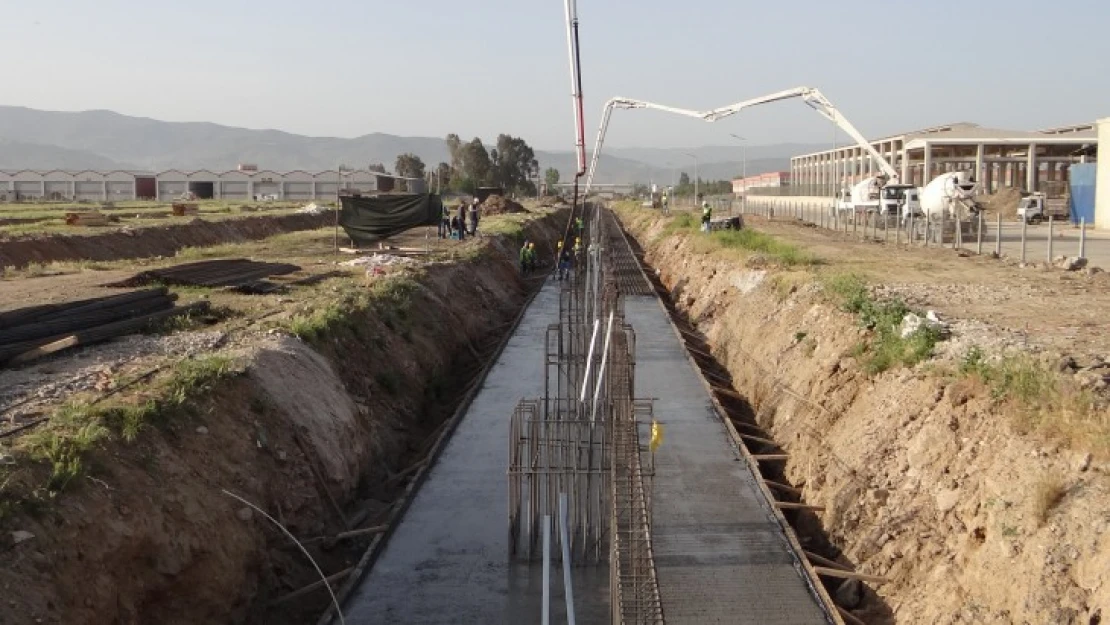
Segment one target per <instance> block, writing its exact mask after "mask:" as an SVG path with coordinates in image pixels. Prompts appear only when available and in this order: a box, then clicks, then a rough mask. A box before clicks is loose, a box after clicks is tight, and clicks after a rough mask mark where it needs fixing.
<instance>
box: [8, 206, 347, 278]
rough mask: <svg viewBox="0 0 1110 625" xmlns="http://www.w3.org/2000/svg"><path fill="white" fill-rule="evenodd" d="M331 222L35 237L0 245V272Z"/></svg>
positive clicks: (324, 218) (232, 222)
mask: <svg viewBox="0 0 1110 625" xmlns="http://www.w3.org/2000/svg"><path fill="white" fill-rule="evenodd" d="M334 220H335V215H334V214H330V215H329V214H324V215H279V216H271V217H244V218H242V219H224V220H220V221H204V220H202V219H194V220H193V221H190V222H189V223H183V224H175V225H171V226H153V227H149V228H134V229H124V230H116V231H114V232H109V233H105V234H93V235H75V234H74V235H68V234H63V235H39V236H29V237H26V238H17V239H10V240H6V241H0V268H3V267H13V268H17V269H18V268H22V267H26V266H27V265H30V264H33V263H52V262H59V261H78V260H81V261H109V260H121V259H125V258H149V257H153V256H172V255H173V254H174V253H175V252H177V251H178V250H180V249H183V248H186V247H206V246H212V245H219V244H222V243H236V242H239V241H255V240H258V239H265V238H267V237H272V236H274V235H276V234H281V233H283V232H294V231H297V230H314V229H316V228H322V227H324V226H326V225H328V224H330V223H332V222H334Z"/></svg>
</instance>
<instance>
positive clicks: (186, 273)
mask: <svg viewBox="0 0 1110 625" xmlns="http://www.w3.org/2000/svg"><path fill="white" fill-rule="evenodd" d="M295 271H300V267H298V266H296V265H290V264H288V263H263V262H256V261H253V260H247V259H245V258H232V259H227V260H202V261H198V262H195V263H185V264H183V265H174V266H172V267H165V268H163V269H151V270H150V271H144V272H142V273H139V274H135V275H134V276H132V277H130V278H128V279H127V280H124V281H122V282H116V283H113V284H110V285H108V286H118V287H136V286H143V285H146V284H156V283H157V284H167V285H182V286H205V287H235V288H243V289H246V290H248V291H252V290H253V291H256V292H265V291H267V290H272V289H267V288H265V282H264V281H263V278H268V277H270V276H281V275H286V274H290V273H293V272H295ZM259 283H262V284H259ZM252 287H253V288H252Z"/></svg>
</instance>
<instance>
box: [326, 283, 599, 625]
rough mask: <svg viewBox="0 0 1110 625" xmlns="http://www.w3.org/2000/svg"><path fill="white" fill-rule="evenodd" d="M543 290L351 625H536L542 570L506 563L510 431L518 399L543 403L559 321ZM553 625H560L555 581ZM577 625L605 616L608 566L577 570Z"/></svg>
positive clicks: (358, 596) (365, 586) (360, 597)
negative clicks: (547, 355)
mask: <svg viewBox="0 0 1110 625" xmlns="http://www.w3.org/2000/svg"><path fill="white" fill-rule="evenodd" d="M558 309H559V290H558V285H557V283H555V282H551V281H549V282H548V284H547V285H546V286H544V288H543V290H542V291H541V292H540V293H539V294H538V295H537V296H536V299H535V300H534V301H533V302H532V305H531V307H530V308H529V310H528V312H527V314H526V315H525V317H524V320H523V321H522V322H521V324H520V327H519V328H518V329H517V331H516V334H514V335H513V337H512V338H511V339H510V341H509V343H508V345H507V346H506V348H505V350H504V351H503V352H502V354H501V357H500V358H499V360H498V361H497V364H496V365H494V367H493V369H492V370H491V371H490V374H489V376H488V377H487V378H486V381H485V384H484V385H483V386H482V389H481V391H480V392H479V393H478V395H477V396H476V397H475V399H474V402H473V403H472V404H471V406H470V409H469V410H468V411H467V413H466V416H465V417H464V418H463V420H462V421H461V423H460V424H459V426H458V429H457V430H455V433H454V435H453V436H452V437H451V440H450V441H449V442H448V444H447V446H446V447H445V448H444V449H443V452H442V454H441V456H440V458H439V461H438V462H437V463H436V465H435V466H434V467H433V468H432V471H431V473H430V474H429V475H428V479H427V480H426V481H425V482H424V484H423V485H422V486H421V487H420V490H419V491H417V494H416V496H415V498H414V499H413V502H412V505H411V506H410V507H409V509H408V511H407V512H406V514H405V516H404V518H403V520H402V522H401V524H400V525H399V526H398V527H397V529H396V531H395V532H394V534H393V536H392V537H391V538H390V541H389V544H388V545H387V546H386V548H385V550H384V551H383V552H382V554H381V556H380V557H379V559H378V561H377V562H376V563H375V565H374V567H373V569H372V570H371V571H370V573H369V574H368V575H367V577H366V579H365V580H364V582H363V583H362V585H361V586H360V587H359V589H358V590H357V591H356V592H355V593H354V594H353V595H352V597H351V599H350V601H349V602H348V604H347V608H346V611H345V615H346V619H347V623H349V624H350V625H370V624H379V623H381V624H391V625H408V624H420V625H426V624H433V623H437V624H438V623H443V624H447V623H481V624H483V625H484V624H497V623H506V624H512V625H515V624H518V623H538V622H539V620H540V605H541V593H542V586H541V580H542V577H541V572H540V568H539V567H529V566H528V565H523V564H510V562H509V560H508V521H507V511H508V495H507V490H508V487H507V485H506V484H507V483H506V479H507V478H506V473H505V471H506V468H507V466H508V457H507V449H508V436H509V432H508V425H509V417H510V415H511V414H512V412H513V408H514V407H515V406H516V404H517V402H518V401H519V400H520V399H522V398H530V397H540V396H542V394H543V357H544V351H543V350H544V338H545V333H546V331H547V326H548V324H550V323H555V322H556V321H557V319H558ZM552 579H553V597H552V617H553V619H555V620H553V621H552V622H556V623H558V622H566V621H565V615H564V612H563V611H562V610H561V607H562V605H563V598H562V591H561V585H562V584H561V583H560V582H559V580H561V576H560V574H559V572H558V570H554V571H553V572H552ZM574 598H575V604H576V612H577V616H578V622H579V623H584V624H588V623H605V622H608V617H609V573H608V568H607V567H581V568H576V569H575V590H574Z"/></svg>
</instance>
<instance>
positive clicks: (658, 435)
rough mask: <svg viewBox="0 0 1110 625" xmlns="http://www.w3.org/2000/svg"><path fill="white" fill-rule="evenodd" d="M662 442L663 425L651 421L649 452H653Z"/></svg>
mask: <svg viewBox="0 0 1110 625" xmlns="http://www.w3.org/2000/svg"><path fill="white" fill-rule="evenodd" d="M662 444H663V426H661V425H659V422H658V421H652V422H651V445H650V447H651V453H655V450H656V449H659V446H660V445H662Z"/></svg>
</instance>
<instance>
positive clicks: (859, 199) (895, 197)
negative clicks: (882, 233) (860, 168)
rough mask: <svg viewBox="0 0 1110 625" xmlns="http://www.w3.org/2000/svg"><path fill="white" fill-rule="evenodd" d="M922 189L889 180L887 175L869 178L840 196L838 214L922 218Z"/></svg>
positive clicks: (837, 203) (844, 190)
mask: <svg viewBox="0 0 1110 625" xmlns="http://www.w3.org/2000/svg"><path fill="white" fill-rule="evenodd" d="M919 193H920V190H919V189H918V188H917V187H915V186H913V185H912V184H901V183H899V182H897V179H895V180H894V181H892V182H891V181H888V178H887V177H886V176H872V177H870V178H865V179H863V180H861V181H860V182H857V183H856V184H854V185H852V186H851V187H844V188H843V189H841V190H840V192H839V193H838V194H837V197H836V209H835V210H836V212H838V213H840V215H841V216H844V215H851V216H853V217H854V216H856V215H863V216H865V215H868V214H876V215H879V216H882V217H889V216H894V217H897V216H902V217H903V218H905V217H906V216H908V215H910V214H915V215H920V214H921V204H920V202H919V199H918V196H919Z"/></svg>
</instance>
